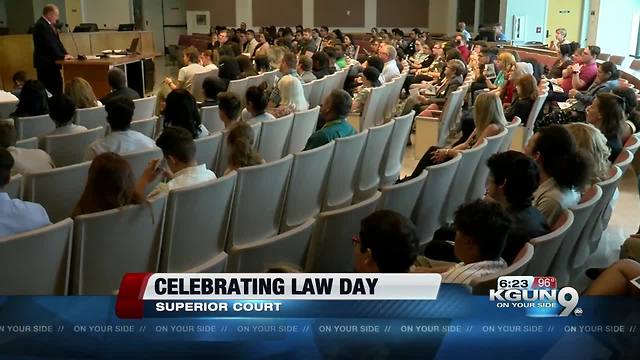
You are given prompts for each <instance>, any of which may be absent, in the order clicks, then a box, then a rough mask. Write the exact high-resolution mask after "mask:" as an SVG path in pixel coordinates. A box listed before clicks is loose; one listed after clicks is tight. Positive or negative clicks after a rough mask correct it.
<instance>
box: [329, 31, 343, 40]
mask: <svg viewBox="0 0 640 360" xmlns="http://www.w3.org/2000/svg"><path fill="white" fill-rule="evenodd" d="M332 32H333V33H334V34H336V38H338V39H339V40H340V42H344V34H342V30H340V29H335V30H333V31H332Z"/></svg>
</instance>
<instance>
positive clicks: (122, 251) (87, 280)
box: [71, 196, 167, 295]
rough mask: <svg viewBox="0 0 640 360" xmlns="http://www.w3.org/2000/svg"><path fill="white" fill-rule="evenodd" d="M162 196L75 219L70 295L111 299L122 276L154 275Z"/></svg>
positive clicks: (159, 242) (160, 238) (161, 223)
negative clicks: (133, 274)
mask: <svg viewBox="0 0 640 360" xmlns="http://www.w3.org/2000/svg"><path fill="white" fill-rule="evenodd" d="M166 201H167V197H166V196H161V197H158V198H157V199H155V200H153V201H151V202H150V204H140V205H129V206H125V207H123V208H119V209H113V210H107V211H102V212H98V213H94V214H87V215H81V216H78V217H76V219H75V226H74V236H73V254H74V260H73V265H72V270H71V278H72V281H71V284H72V289H73V290H72V293H73V294H74V295H112V294H113V293H114V292H115V291H117V289H118V288H119V286H120V281H121V280H122V276H123V275H124V274H126V273H141V272H157V271H158V262H159V260H160V246H161V243H162V229H163V223H164V207H165V203H166Z"/></svg>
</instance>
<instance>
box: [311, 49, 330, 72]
mask: <svg viewBox="0 0 640 360" xmlns="http://www.w3.org/2000/svg"><path fill="white" fill-rule="evenodd" d="M311 60H313V70H314V71H320V70H325V69H328V68H329V55H327V53H326V52H324V51H318V52H316V53H315V54H313V56H311Z"/></svg>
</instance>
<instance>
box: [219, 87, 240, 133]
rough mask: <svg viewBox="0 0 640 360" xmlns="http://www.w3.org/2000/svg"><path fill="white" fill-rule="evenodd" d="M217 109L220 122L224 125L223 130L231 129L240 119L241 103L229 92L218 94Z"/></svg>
mask: <svg viewBox="0 0 640 360" xmlns="http://www.w3.org/2000/svg"><path fill="white" fill-rule="evenodd" d="M218 108H219V110H220V120H222V122H223V123H224V128H225V129H230V128H232V127H233V126H234V125H235V124H236V123H237V122H238V121H240V119H241V117H240V116H241V111H242V102H240V99H239V98H238V97H237V96H236V95H235V94H234V93H231V92H228V91H227V92H222V93H220V94H218Z"/></svg>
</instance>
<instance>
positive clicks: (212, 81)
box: [198, 76, 226, 107]
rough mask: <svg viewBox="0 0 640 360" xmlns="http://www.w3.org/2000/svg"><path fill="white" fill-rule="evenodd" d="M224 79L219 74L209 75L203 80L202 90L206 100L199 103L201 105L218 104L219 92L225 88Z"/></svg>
mask: <svg viewBox="0 0 640 360" xmlns="http://www.w3.org/2000/svg"><path fill="white" fill-rule="evenodd" d="M225 88H226V87H225V84H224V81H222V80H221V79H220V78H219V77H217V76H209V77H207V78H206V79H204V80H203V81H202V92H203V93H204V101H203V102H202V103H200V104H198V106H199V107H206V106H217V105H218V94H220V93H221V92H223V91H224V90H225Z"/></svg>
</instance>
